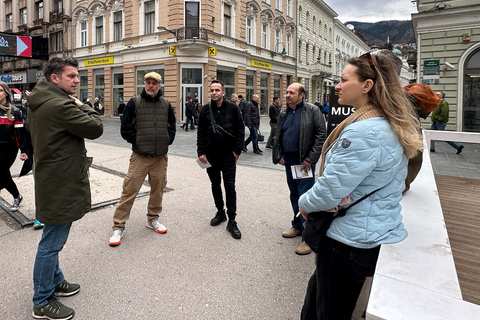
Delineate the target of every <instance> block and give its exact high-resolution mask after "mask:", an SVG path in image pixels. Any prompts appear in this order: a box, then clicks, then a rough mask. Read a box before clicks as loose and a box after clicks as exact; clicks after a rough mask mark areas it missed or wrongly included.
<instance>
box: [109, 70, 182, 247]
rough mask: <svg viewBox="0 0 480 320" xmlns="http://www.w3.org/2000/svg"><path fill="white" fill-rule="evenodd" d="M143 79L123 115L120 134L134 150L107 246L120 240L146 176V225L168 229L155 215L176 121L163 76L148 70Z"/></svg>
mask: <svg viewBox="0 0 480 320" xmlns="http://www.w3.org/2000/svg"><path fill="white" fill-rule="evenodd" d="M144 81H145V89H143V91H142V93H141V94H140V96H135V97H133V98H131V99H130V101H128V103H127V105H126V106H125V112H124V114H123V120H122V125H121V129H120V133H121V134H122V137H123V138H124V139H125V140H127V141H128V142H130V143H131V144H132V151H133V152H132V155H131V157H130V165H129V167H128V173H127V176H126V177H125V180H124V182H123V190H122V196H121V198H120V201H119V202H118V205H117V208H116V210H115V213H114V215H113V227H112V229H113V234H112V236H111V237H110V242H109V244H110V246H118V245H119V244H120V243H121V242H122V237H123V233H124V230H125V223H126V222H127V220H128V218H129V217H130V210H131V209H132V206H133V202H134V201H135V197H136V196H137V194H138V191H139V190H140V188H141V187H142V185H143V182H144V181H145V177H146V176H147V175H148V181H149V183H150V198H149V200H148V211H147V224H146V227H147V228H149V229H152V230H153V231H155V232H157V233H165V232H167V228H166V227H165V226H164V225H163V224H161V223H160V222H159V221H158V216H159V214H160V213H161V212H162V199H163V190H164V189H165V185H166V184H167V164H168V157H167V152H168V146H169V145H171V144H172V143H173V140H174V139H175V132H176V128H175V123H176V120H175V114H174V112H173V108H172V105H171V104H170V102H168V100H167V99H165V98H164V97H162V92H161V90H160V86H161V82H162V77H161V76H160V75H159V74H158V73H156V72H149V73H147V74H146V75H145V77H144Z"/></svg>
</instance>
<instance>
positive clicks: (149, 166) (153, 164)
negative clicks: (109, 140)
mask: <svg viewBox="0 0 480 320" xmlns="http://www.w3.org/2000/svg"><path fill="white" fill-rule="evenodd" d="M167 165H168V156H167V155H166V154H164V155H161V156H156V157H150V156H144V155H140V154H138V153H135V152H132V155H131V156H130V165H129V167H128V173H127V176H126V177H125V180H123V190H122V196H121V197H120V201H119V202H118V204H117V208H116V210H115V213H114V215H113V230H117V229H120V230H124V229H125V223H126V222H127V220H128V218H130V211H131V209H132V206H133V202H134V201H135V197H136V196H137V194H138V192H139V191H140V188H141V187H142V184H143V182H144V181H145V177H146V176H147V174H148V183H149V184H150V198H149V200H148V212H147V219H148V221H150V222H151V221H155V220H157V219H158V215H159V214H160V213H161V212H162V199H163V190H164V189H165V186H166V185H167Z"/></svg>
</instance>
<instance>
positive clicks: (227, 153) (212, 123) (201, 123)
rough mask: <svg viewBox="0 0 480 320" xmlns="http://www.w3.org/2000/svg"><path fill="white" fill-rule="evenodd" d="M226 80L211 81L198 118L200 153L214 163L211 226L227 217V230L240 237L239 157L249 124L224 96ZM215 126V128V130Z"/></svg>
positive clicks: (211, 173)
mask: <svg viewBox="0 0 480 320" xmlns="http://www.w3.org/2000/svg"><path fill="white" fill-rule="evenodd" d="M224 95H225V88H224V86H223V83H222V82H221V81H218V80H213V81H212V83H211V84H210V99H211V101H210V103H209V104H208V105H206V106H204V107H203V108H202V111H201V112H200V117H199V119H198V132H197V154H198V159H199V160H200V161H201V162H202V163H205V164H206V163H207V161H208V163H210V165H211V167H209V168H207V173H208V177H209V178H210V182H211V184H212V195H213V200H214V202H215V207H216V208H217V213H216V214H215V217H214V218H213V219H212V220H211V221H210V225H211V226H218V225H219V224H220V223H222V222H224V221H226V220H227V216H228V223H227V231H228V232H230V234H231V235H232V237H233V238H235V239H240V238H241V237H242V234H241V232H240V230H239V229H238V225H237V221H236V219H235V217H236V215H237V192H236V190H235V175H236V170H237V161H238V157H239V156H240V154H241V153H242V149H243V139H244V137H245V126H244V125H243V121H242V115H241V114H240V109H239V108H238V106H237V105H235V104H234V103H231V102H228V101H226V100H225V99H224ZM214 128H215V131H214ZM222 176H223V185H224V187H225V199H226V201H225V202H226V206H227V213H226V214H225V207H224V205H225V203H224V201H223V194H222V186H221V183H222Z"/></svg>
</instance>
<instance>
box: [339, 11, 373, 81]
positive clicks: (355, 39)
mask: <svg viewBox="0 0 480 320" xmlns="http://www.w3.org/2000/svg"><path fill="white" fill-rule="evenodd" d="M334 23H335V28H334V30H335V34H334V37H335V55H334V59H333V65H334V71H333V79H334V80H335V83H338V82H339V81H340V76H341V75H342V72H343V69H345V67H346V66H347V61H348V59H350V58H352V57H358V56H361V55H362V54H364V53H366V52H369V51H370V48H369V47H368V45H367V44H366V43H365V41H364V40H363V39H361V38H360V37H359V36H358V35H357V34H356V33H355V30H354V29H353V26H351V25H349V26H348V27H347V26H345V25H344V24H343V23H342V22H341V21H340V20H338V19H335V21H334Z"/></svg>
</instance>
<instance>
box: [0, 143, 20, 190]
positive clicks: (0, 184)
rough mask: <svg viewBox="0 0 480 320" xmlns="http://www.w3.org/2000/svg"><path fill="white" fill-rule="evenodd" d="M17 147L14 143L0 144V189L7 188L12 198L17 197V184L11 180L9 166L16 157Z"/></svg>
mask: <svg viewBox="0 0 480 320" xmlns="http://www.w3.org/2000/svg"><path fill="white" fill-rule="evenodd" d="M17 154H18V147H17V146H16V145H15V144H10V143H5V144H3V143H2V144H0V190H2V189H3V188H5V189H7V191H8V192H10V193H11V194H12V196H13V197H14V198H18V196H19V195H20V193H19V192H18V189H17V185H16V184H15V182H13V179H12V175H11V174H10V168H11V167H12V165H13V163H14V162H15V159H16V158H17Z"/></svg>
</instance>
